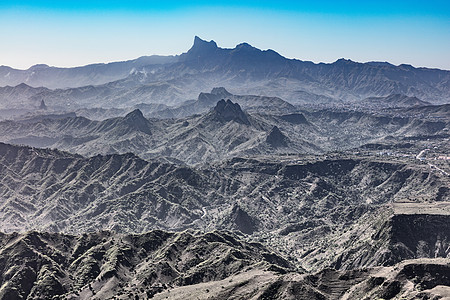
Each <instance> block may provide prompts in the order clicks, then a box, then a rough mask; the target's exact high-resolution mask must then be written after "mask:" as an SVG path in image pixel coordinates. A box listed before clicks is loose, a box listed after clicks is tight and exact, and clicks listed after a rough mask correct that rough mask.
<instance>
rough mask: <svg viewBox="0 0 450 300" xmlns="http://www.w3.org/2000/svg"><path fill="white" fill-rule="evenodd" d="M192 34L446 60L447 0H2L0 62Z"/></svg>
mask: <svg viewBox="0 0 450 300" xmlns="http://www.w3.org/2000/svg"><path fill="white" fill-rule="evenodd" d="M195 35H198V36H200V37H202V38H203V39H207V40H210V39H214V40H215V41H217V42H218V45H219V46H221V47H225V48H232V47H234V46H235V45H237V44H238V43H241V42H244V41H245V42H248V43H250V44H251V45H253V46H255V47H257V48H260V49H269V48H273V50H275V51H277V52H279V53H280V54H282V55H283V56H286V57H289V58H297V59H300V60H310V61H313V62H334V61H335V60H337V59H339V58H347V59H351V60H354V61H359V62H367V61H389V62H391V63H393V64H396V65H398V64H402V63H405V64H411V65H413V66H416V67H422V66H424V67H431V68H441V69H447V70H448V69H450V57H449V56H450V55H449V53H450V4H449V2H448V1H445V0H439V1H385V0H382V1H372V0H371V1H323V0H319V1H245V0H244V1H188V2H185V1H85V0H82V1H74V0H70V1H43V0H37V1H14V0H13V1H1V3H0V38H1V40H2V47H1V49H0V65H7V66H11V67H14V68H20V69H26V68H28V67H30V66H32V65H34V64H38V63H39V64H41V63H44V64H48V65H51V66H60V67H68V66H79V65H85V64H90V63H98V62H111V61H120V60H127V59H132V58H137V57H139V56H142V55H152V54H159V55H175V54H179V53H182V52H185V51H186V50H187V49H188V48H187V46H188V45H190V43H191V42H192V39H193V37H194V36H195Z"/></svg>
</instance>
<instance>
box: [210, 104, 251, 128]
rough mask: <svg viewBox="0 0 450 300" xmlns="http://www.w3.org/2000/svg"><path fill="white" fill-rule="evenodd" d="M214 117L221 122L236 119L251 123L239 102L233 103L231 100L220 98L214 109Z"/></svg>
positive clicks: (236, 120) (243, 122) (247, 123)
mask: <svg viewBox="0 0 450 300" xmlns="http://www.w3.org/2000/svg"><path fill="white" fill-rule="evenodd" d="M212 113H213V116H214V119H216V120H218V121H221V122H228V121H235V122H238V123H241V124H246V125H250V122H249V120H248V118H247V115H246V114H245V113H244V112H243V111H242V109H241V106H240V105H239V104H238V103H233V102H231V100H229V99H228V100H226V101H225V100H224V99H222V100H220V101H219V102H217V104H216V107H214V108H213V110H212Z"/></svg>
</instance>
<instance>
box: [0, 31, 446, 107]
mask: <svg viewBox="0 0 450 300" xmlns="http://www.w3.org/2000/svg"><path fill="white" fill-rule="evenodd" d="M0 78H1V81H0V85H3V86H4V87H2V88H1V89H0V108H2V109H12V108H15V109H17V108H22V109H23V108H27V107H28V108H29V109H32V108H34V107H38V106H39V104H40V103H41V101H42V100H44V101H45V103H46V104H47V105H48V106H49V107H53V108H55V109H60V110H61V109H64V110H65V109H67V108H68V106H70V108H72V109H80V108H86V107H101V108H126V107H132V106H134V105H138V104H141V103H147V104H148V103H160V104H166V105H172V106H173V105H175V106H176V105H179V104H181V103H182V102H183V101H187V100H192V99H195V98H196V96H197V95H198V93H199V92H200V91H204V90H211V89H213V88H214V87H217V86H223V87H225V88H226V89H227V90H229V91H231V92H232V93H234V94H240V95H249V94H250V95H259V96H267V97H280V98H282V99H284V100H286V101H288V102H290V103H292V104H298V103H329V102H331V103H336V102H338V103H339V102H342V101H343V102H358V101H361V100H363V99H365V98H368V97H386V96H389V95H391V94H404V95H406V96H408V97H417V98H419V99H420V100H422V101H426V102H430V103H433V104H444V103H448V102H449V100H450V98H449V95H450V71H446V70H438V69H427V68H414V67H412V66H409V65H399V66H394V65H391V64H389V63H357V62H353V61H350V60H345V59H340V60H338V61H336V62H334V63H331V64H325V63H319V64H315V63H312V62H307V61H301V60H296V59H287V58H285V57H283V56H281V55H279V54H278V53H276V52H275V51H273V50H265V51H262V50H259V49H257V48H254V47H252V46H250V45H249V44H246V43H242V44H239V45H237V46H236V47H235V48H233V49H223V48H220V47H218V46H217V44H216V43H215V42H214V41H210V42H207V41H204V40H202V39H200V38H198V37H195V40H194V45H193V46H192V48H191V49H189V51H187V52H186V53H183V54H181V55H179V56H173V57H155V56H153V57H142V58H139V59H136V60H132V61H126V62H119V63H111V64H106V65H88V66H85V67H78V68H68V69H61V68H53V67H48V66H42V65H39V66H34V67H32V68H30V69H29V70H26V71H20V70H14V69H11V68H8V67H1V69H0ZM17 85H18V86H17ZM55 88H57V89H55Z"/></svg>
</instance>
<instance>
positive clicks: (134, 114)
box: [125, 108, 145, 120]
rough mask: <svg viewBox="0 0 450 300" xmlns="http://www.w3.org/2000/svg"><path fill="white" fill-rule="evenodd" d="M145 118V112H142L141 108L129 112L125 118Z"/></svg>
mask: <svg viewBox="0 0 450 300" xmlns="http://www.w3.org/2000/svg"><path fill="white" fill-rule="evenodd" d="M142 118H143V119H145V118H144V114H143V113H142V111H141V110H140V109H139V108H136V109H135V110H133V111H131V112H129V113H128V114H127V115H126V116H125V119H130V120H131V119H142Z"/></svg>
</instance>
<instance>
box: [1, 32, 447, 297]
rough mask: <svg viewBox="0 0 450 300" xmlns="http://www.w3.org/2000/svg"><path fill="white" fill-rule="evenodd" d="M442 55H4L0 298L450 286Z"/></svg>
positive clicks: (243, 49)
mask: <svg viewBox="0 0 450 300" xmlns="http://www.w3.org/2000/svg"><path fill="white" fill-rule="evenodd" d="M449 78H450V75H449V71H445V70H438V69H428V68H414V67H412V66H409V65H399V66H395V65H392V64H390V63H384V62H383V63H382V62H369V63H358V62H354V61H351V60H348V59H339V60H337V61H336V62H334V63H318V64H316V63H312V62H307V61H301V60H298V59H288V58H285V57H283V56H282V55H280V54H278V53H277V52H275V51H274V50H270V49H268V50H260V49H258V48H255V47H253V46H251V45H250V44H248V43H245V42H244V43H240V44H238V45H237V46H236V47H234V48H221V47H219V46H218V44H217V43H216V42H214V41H212V40H211V41H205V40H202V39H201V38H199V37H195V39H194V44H193V46H192V47H191V48H190V49H189V50H187V51H186V52H185V53H182V54H180V55H176V56H144V57H140V58H138V59H134V60H130V61H122V62H113V63H108V64H95V65H88V66H82V67H77V68H56V67H50V66H48V65H43V64H41V65H36V66H33V67H31V68H30V69H28V70H15V69H13V68H10V67H5V66H0V299H1V300H3V299H5V300H10V299H14V300H15V299H27V300H31V299H36V300H37V299H111V300H112V299H181V300H190V299H192V300H194V299H205V300H206V299H209V300H210V299H218V300H226V299H255V300H256V299H258V300H263V299H267V300H268V299H313V300H314V299H317V300H328V299H329V300H334V299H342V300H349V299H365V300H370V299H411V300H412V299H450V288H449V286H450V164H449V162H450V156H449V155H450V154H449V149H450V114H449V112H450V104H449V95H450V86H449V82H450V81H449Z"/></svg>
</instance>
